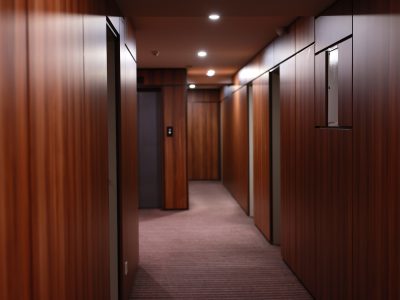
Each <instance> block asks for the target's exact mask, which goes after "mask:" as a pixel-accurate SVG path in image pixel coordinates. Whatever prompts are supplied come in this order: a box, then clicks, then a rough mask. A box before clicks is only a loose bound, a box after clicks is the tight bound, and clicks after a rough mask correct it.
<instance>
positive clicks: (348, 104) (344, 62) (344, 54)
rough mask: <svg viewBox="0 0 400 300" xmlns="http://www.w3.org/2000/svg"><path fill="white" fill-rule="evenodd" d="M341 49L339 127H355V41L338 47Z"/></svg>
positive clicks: (343, 43) (349, 40)
mask: <svg viewBox="0 0 400 300" xmlns="http://www.w3.org/2000/svg"><path fill="white" fill-rule="evenodd" d="M338 48H339V70H338V72H339V74H338V80H339V108H338V112H339V125H340V126H348V127H351V126H352V125H353V39H348V40H346V41H344V42H342V43H340V44H339V45H338Z"/></svg>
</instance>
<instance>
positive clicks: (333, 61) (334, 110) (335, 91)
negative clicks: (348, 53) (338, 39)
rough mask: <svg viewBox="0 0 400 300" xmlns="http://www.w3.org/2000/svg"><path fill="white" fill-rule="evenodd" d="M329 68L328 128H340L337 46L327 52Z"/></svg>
mask: <svg viewBox="0 0 400 300" xmlns="http://www.w3.org/2000/svg"><path fill="white" fill-rule="evenodd" d="M327 66H328V82H327V89H328V93H327V94H328V105H327V107H328V126H329V127H338V126H339V84H338V82H339V49H338V47H337V46H335V47H332V48H329V49H328V51H327Z"/></svg>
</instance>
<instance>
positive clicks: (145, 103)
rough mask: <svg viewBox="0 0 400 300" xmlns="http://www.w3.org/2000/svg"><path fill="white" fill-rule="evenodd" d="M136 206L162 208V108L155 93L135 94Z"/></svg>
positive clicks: (157, 93) (157, 94) (159, 99)
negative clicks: (136, 105) (137, 180)
mask: <svg viewBox="0 0 400 300" xmlns="http://www.w3.org/2000/svg"><path fill="white" fill-rule="evenodd" d="M138 105H139V107H138V108H139V196H140V198H139V207H140V208H162V207H163V178H162V169H163V167H162V166H163V163H162V137H163V135H162V123H161V118H162V106H161V93H160V92H159V91H139V93H138Z"/></svg>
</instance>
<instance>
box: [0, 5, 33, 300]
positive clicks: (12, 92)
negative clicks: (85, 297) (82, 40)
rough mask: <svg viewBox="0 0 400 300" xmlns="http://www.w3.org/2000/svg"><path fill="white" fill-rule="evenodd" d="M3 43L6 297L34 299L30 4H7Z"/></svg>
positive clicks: (0, 123) (1, 258)
mask: <svg viewBox="0 0 400 300" xmlns="http://www.w3.org/2000/svg"><path fill="white" fill-rule="evenodd" d="M0 39H1V41H2V42H3V43H4V46H3V47H2V50H1V56H0V78H1V80H0V145H1V146H0V299H31V277H30V272H31V270H30V263H31V261H30V251H31V245H30V230H29V228H30V224H29V222H30V205H29V203H30V199H29V197H30V195H29V182H28V180H29V174H28V173H29V166H28V156H29V155H28V151H29V148H28V124H27V122H28V98H27V95H28V93H27V89H28V86H27V60H26V58H27V44H26V2H25V1H21V0H17V1H14V0H13V1H11V0H6V1H1V3H0Z"/></svg>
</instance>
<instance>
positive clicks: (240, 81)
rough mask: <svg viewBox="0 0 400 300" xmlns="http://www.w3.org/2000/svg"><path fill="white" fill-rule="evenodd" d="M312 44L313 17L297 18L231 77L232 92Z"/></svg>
mask: <svg viewBox="0 0 400 300" xmlns="http://www.w3.org/2000/svg"><path fill="white" fill-rule="evenodd" d="M312 43H314V17H299V18H297V19H296V20H295V21H294V22H293V23H292V24H289V26H287V28H286V29H285V31H284V32H283V34H282V35H281V36H280V37H278V38H276V39H275V40H273V41H272V42H271V43H269V44H268V45H267V46H266V47H265V48H263V49H262V50H261V51H260V52H259V53H258V54H256V55H255V56H254V58H253V59H252V60H251V61H250V62H249V63H248V64H247V65H245V66H244V67H243V68H241V69H240V70H239V71H238V72H237V73H236V74H235V76H234V77H233V80H232V81H233V82H234V84H235V86H234V87H233V89H232V90H233V91H234V90H236V89H238V88H240V87H241V86H243V85H246V84H248V83H250V82H251V81H253V80H254V79H256V78H257V77H259V76H261V75H262V74H264V73H265V72H267V71H269V70H271V69H272V68H273V67H276V66H279V65H280V64H281V63H282V62H283V61H285V60H287V59H288V58H290V57H291V56H293V55H295V53H297V52H299V51H301V50H302V49H304V48H306V47H308V46H310V45H311V44H312Z"/></svg>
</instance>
